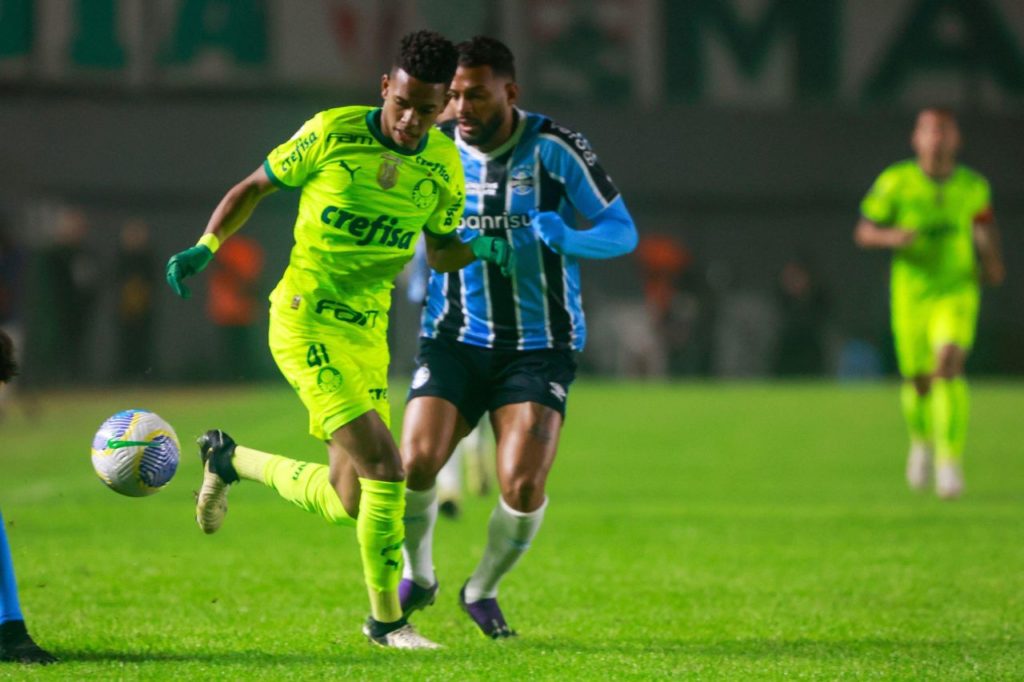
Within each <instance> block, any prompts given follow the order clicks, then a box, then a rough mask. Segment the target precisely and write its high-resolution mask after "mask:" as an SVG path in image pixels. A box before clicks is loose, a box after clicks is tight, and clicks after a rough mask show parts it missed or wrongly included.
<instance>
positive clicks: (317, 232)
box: [167, 31, 513, 649]
mask: <svg viewBox="0 0 1024 682" xmlns="http://www.w3.org/2000/svg"><path fill="white" fill-rule="evenodd" d="M455 64H456V53H455V48H454V46H453V45H452V44H451V43H450V42H449V41H448V40H446V39H444V38H443V37H442V36H440V35H439V34H437V33H433V32H429V31H420V32H417V33H413V34H410V35H408V36H406V37H405V38H403V40H402V48H401V52H400V54H399V56H398V59H397V60H396V61H395V65H394V67H393V68H392V69H391V71H390V73H388V74H386V75H384V76H383V77H382V79H381V96H382V98H383V100H384V103H383V106H382V107H380V108H374V107H362V106H356V107H342V108H338V109H330V110H328V111H323V112H320V113H319V114H317V115H316V116H314V117H313V118H311V119H310V120H309V121H307V122H306V123H305V124H304V125H303V126H302V128H300V129H299V131H298V132H297V133H296V134H295V135H294V136H292V138H291V139H290V140H289V141H288V142H285V143H284V144H282V145H280V146H279V147H277V148H276V149H274V150H273V151H272V152H271V153H270V154H269V156H268V157H267V159H266V160H265V161H264V163H263V165H262V166H261V167H260V168H258V169H257V170H256V171H255V172H254V173H252V174H251V175H250V176H249V177H248V178H246V179H245V180H243V181H242V182H240V183H239V184H237V185H236V186H235V187H234V188H232V189H231V190H230V191H229V192H228V193H227V194H226V195H225V196H224V198H223V199H222V200H221V202H220V204H219V205H218V206H217V208H216V209H215V210H214V212H213V215H212V216H211V218H210V221H209V224H208V225H207V227H206V230H205V232H204V234H203V236H202V237H201V238H200V240H199V243H198V244H197V245H196V246H193V247H191V248H189V249H186V250H185V251H183V252H181V253H179V254H177V255H175V256H173V257H172V258H171V259H170V261H169V262H168V264H167V279H168V282H169V283H170V284H171V286H172V287H173V288H174V289H175V291H176V292H178V294H179V295H181V296H183V297H185V298H187V297H188V295H189V292H188V289H187V288H186V287H185V286H184V284H183V282H182V280H183V279H184V278H185V277H187V276H190V275H194V274H196V273H197V272H199V271H201V270H202V269H203V268H204V267H205V266H206V265H207V264H208V263H209V261H210V260H211V259H212V258H213V254H214V253H215V252H216V251H217V248H218V247H219V245H220V243H221V242H222V241H223V240H225V239H227V238H228V237H230V236H231V234H233V233H234V232H235V231H236V230H238V229H239V228H240V227H241V226H242V225H243V224H244V223H245V222H246V220H247V219H248V218H249V216H250V215H251V214H252V211H253V209H254V208H255V207H256V205H257V203H259V201H260V200H261V199H262V198H263V197H265V196H266V195H268V194H270V193H272V192H273V191H275V190H276V189H278V188H283V189H293V188H301V192H302V194H301V197H300V200H299V211H298V217H297V219H296V221H295V230H294V234H295V246H294V247H293V248H292V251H291V258H290V261H289V264H288V268H287V270H285V273H284V276H283V277H282V278H281V281H280V282H279V283H278V285H277V287H276V288H275V289H274V291H273V293H272V294H271V296H270V301H271V307H270V349H271V353H272V354H273V356H274V360H275V361H276V362H277V365H278V367H279V368H280V370H281V372H282V374H284V376H285V378H286V379H287V380H288V382H289V383H290V384H291V385H292V387H293V388H294V389H295V391H296V392H297V393H298V394H299V397H300V398H301V400H302V402H303V403H304V404H305V405H306V408H307V409H308V411H309V431H310V433H311V434H312V435H313V436H314V437H315V438H317V439H319V440H321V441H324V442H325V443H326V444H327V452H328V458H329V462H330V464H329V466H325V465H322V464H314V463H310V462H301V461H297V460H293V459H289V458H286V457H280V456H277V455H272V454H269V453H265V452H261V451H258V450H255V449H252V448H248V447H244V446H242V445H236V443H235V442H234V440H233V439H232V438H231V437H230V436H228V435H227V434H225V433H224V432H223V431H220V430H211V431H208V432H206V433H205V434H204V435H203V436H202V437H201V438H200V439H199V447H200V455H201V457H202V461H203V472H204V475H203V485H202V488H201V490H200V492H199V496H198V500H197V504H196V520H197V521H198V523H199V526H200V527H201V528H202V529H203V530H204V531H205V532H207V533H213V532H215V531H217V530H218V529H219V528H220V526H221V523H222V522H223V520H224V515H225V513H226V512H227V491H228V486H229V485H230V484H231V483H233V482H236V481H238V480H239V479H240V478H245V479H249V480H254V481H259V482H261V483H264V484H265V485H268V486H270V487H271V488H274V489H275V490H276V491H277V492H278V493H279V494H280V495H281V496H282V497H284V498H285V499H287V500H289V501H292V502H294V503H295V504H297V505H298V506H300V507H302V508H303V509H306V510H308V511H311V512H313V513H316V514H319V515H320V516H322V517H323V518H325V519H327V520H328V521H329V522H331V523H335V524H340V525H350V526H355V528H356V536H357V538H358V541H359V545H360V552H361V556H362V560H363V571H364V576H365V579H366V584H367V588H368V591H369V595H370V610H371V615H370V618H369V619H368V620H367V623H366V625H365V626H364V627H363V632H364V634H366V636H367V637H368V638H369V639H370V641H372V642H374V643H376V644H380V645H383V646H391V647H396V648H412V649H425V648H436V646H437V645H436V644H434V643H433V642H431V641H430V640H428V639H426V638H424V637H423V636H422V635H420V634H419V633H417V632H416V631H415V630H413V629H412V626H411V625H409V624H407V623H406V621H405V619H404V618H403V617H402V610H401V606H400V604H399V601H398V591H397V588H398V581H399V578H400V577H401V567H400V562H401V546H402V542H403V540H404V526H403V523H402V516H403V513H404V500H405V482H404V479H405V472H404V471H403V469H402V464H401V458H400V457H399V454H398V448H397V447H396V445H395V442H394V439H393V438H392V436H391V432H390V430H389V423H390V414H389V410H388V401H387V398H388V395H387V366H388V350H387V338H386V333H387V311H388V306H389V303H390V291H391V288H392V286H393V285H392V281H393V279H394V277H395V275H397V274H398V272H399V271H400V270H401V269H402V267H403V266H404V265H405V263H406V262H407V261H408V260H409V259H410V258H411V257H412V254H413V251H414V248H415V245H416V241H417V239H418V238H419V236H420V233H421V232H423V233H425V235H426V244H427V258H428V261H429V262H430V265H431V267H433V268H434V269H436V270H444V271H451V270H457V269H459V268H461V267H463V266H465V265H467V264H469V263H470V262H472V261H473V260H475V259H476V258H482V259H485V260H488V261H491V262H494V263H496V264H498V265H499V266H500V267H501V268H502V269H503V271H508V269H509V268H510V267H511V266H512V265H513V262H512V259H513V254H512V253H511V250H510V249H509V248H508V244H507V243H506V242H503V241H500V240H497V239H491V238H487V237H481V238H479V239H477V240H475V241H473V242H470V243H468V244H463V243H462V242H461V241H460V240H459V239H458V238H457V237H455V236H454V230H455V228H456V226H457V225H458V223H459V220H460V218H461V215H462V205H463V195H464V181H463V175H462V166H461V163H460V161H459V155H458V152H457V151H456V148H455V145H454V143H452V142H451V141H450V140H449V139H448V138H447V137H445V136H444V135H443V134H442V133H441V132H440V131H438V130H436V129H435V128H434V127H433V124H434V121H435V119H436V118H437V116H438V115H439V114H440V113H441V112H442V111H443V110H444V107H445V104H446V102H447V99H448V95H447V92H448V84H449V82H451V79H452V75H453V73H454V71H455Z"/></svg>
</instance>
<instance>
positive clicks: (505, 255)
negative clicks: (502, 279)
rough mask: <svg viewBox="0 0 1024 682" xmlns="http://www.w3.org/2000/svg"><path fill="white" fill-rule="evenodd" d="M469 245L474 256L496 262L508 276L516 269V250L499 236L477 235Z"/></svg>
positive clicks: (502, 272)
mask: <svg viewBox="0 0 1024 682" xmlns="http://www.w3.org/2000/svg"><path fill="white" fill-rule="evenodd" d="M469 245H470V248H472V249H473V255H474V256H476V257H477V258H479V259H480V260H485V261H487V262H488V263H494V264H495V265H497V266H498V267H499V268H501V274H503V275H505V276H506V277H511V276H512V271H513V270H515V269H516V252H515V250H513V248H512V245H511V244H509V243H508V242H507V241H505V240H504V239H498V238H497V237H477V238H476V239H474V240H473V241H471V242H470V243H469Z"/></svg>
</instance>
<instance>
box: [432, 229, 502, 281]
mask: <svg viewBox="0 0 1024 682" xmlns="http://www.w3.org/2000/svg"><path fill="white" fill-rule="evenodd" d="M423 234H424V236H425V237H426V239H427V264H428V265H430V267H431V268H433V269H434V270H435V271H436V272H454V271H455V270H461V269H462V268H464V267H466V266H467V265H469V264H470V263H472V262H473V261H475V260H478V259H479V260H482V261H487V262H488V263H494V264H495V265H497V266H498V267H499V268H501V274H503V275H505V276H506V277H511V276H512V272H513V271H514V270H515V268H516V252H515V250H514V249H513V248H512V245H511V244H509V243H508V242H507V241H505V240H504V239H498V238H497V237H482V236H481V237H477V238H476V239H474V240H473V241H471V242H463V241H462V240H461V239H459V238H457V237H456V236H455V235H454V234H449V235H445V236H437V235H434V234H432V233H430V232H424V233H423Z"/></svg>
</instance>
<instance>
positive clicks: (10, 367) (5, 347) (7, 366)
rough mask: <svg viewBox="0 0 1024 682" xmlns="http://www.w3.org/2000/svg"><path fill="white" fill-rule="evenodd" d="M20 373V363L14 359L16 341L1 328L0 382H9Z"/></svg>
mask: <svg viewBox="0 0 1024 682" xmlns="http://www.w3.org/2000/svg"><path fill="white" fill-rule="evenodd" d="M17 374H18V363H17V362H15V360H14V341H11V337H10V336H8V335H7V332H5V331H3V330H0V383H7V382H8V381H10V380H11V379H13V378H14V377H15V375H17Z"/></svg>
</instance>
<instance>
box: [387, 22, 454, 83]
mask: <svg viewBox="0 0 1024 682" xmlns="http://www.w3.org/2000/svg"><path fill="white" fill-rule="evenodd" d="M458 58H459V57H458V53H456V52H455V46H454V45H452V42H451V41H450V40H448V39H447V38H445V37H444V36H443V35H441V34H440V33H436V32H435V31H416V32H415V33H410V34H408V35H406V36H405V37H404V38H402V49H401V50H400V51H399V53H398V57H397V58H396V59H395V66H397V67H398V68H400V69H402V70H403V71H405V72H406V73H407V74H409V75H410V76H412V77H413V78H417V79H419V80H421V81H424V82H425V83H444V84H445V85H448V84H449V83H451V82H452V77H453V76H454V75H455V67H456V64H457V62H458Z"/></svg>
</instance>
